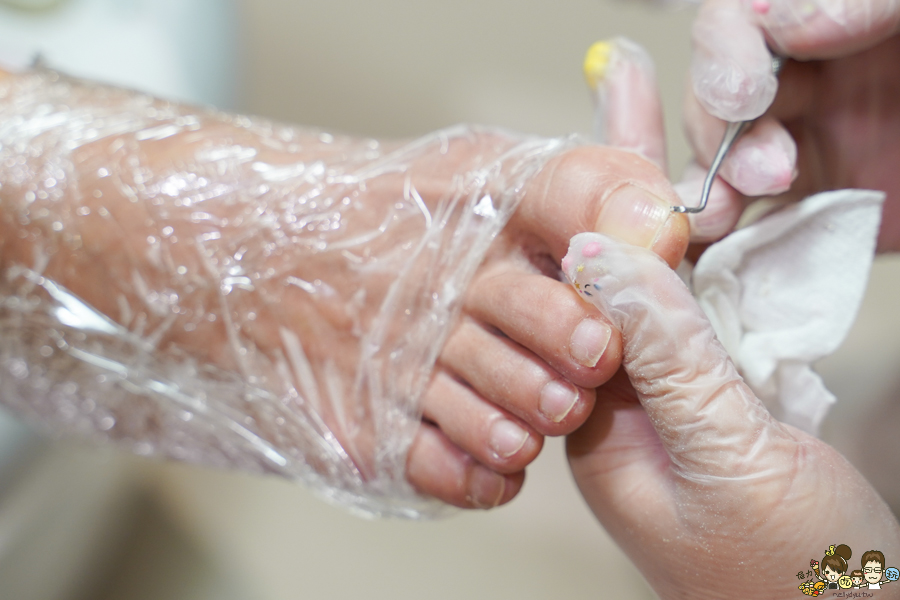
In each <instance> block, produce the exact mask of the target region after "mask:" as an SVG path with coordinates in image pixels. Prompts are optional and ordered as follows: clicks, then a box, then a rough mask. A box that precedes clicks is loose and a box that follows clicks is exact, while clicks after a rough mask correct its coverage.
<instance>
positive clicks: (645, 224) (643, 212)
mask: <svg viewBox="0 0 900 600" xmlns="http://www.w3.org/2000/svg"><path fill="white" fill-rule="evenodd" d="M671 214H672V209H671V207H670V206H669V203H668V202H666V201H665V200H663V199H662V198H659V197H657V196H654V195H653V194H651V193H649V192H647V191H644V190H642V189H640V188H638V187H635V186H633V185H626V186H623V187H621V188H619V189H618V190H616V191H615V192H614V193H613V194H612V195H611V196H610V197H609V198H607V199H606V202H604V204H603V208H602V209H601V210H600V216H599V217H598V218H597V226H596V231H597V233H605V234H607V235H610V236H613V237H616V238H619V239H620V240H622V241H623V242H628V243H629V244H634V245H635V246H642V247H644V248H650V247H652V246H653V243H654V242H655V241H656V238H657V237H658V236H659V232H660V231H662V228H663V226H664V225H665V224H666V221H668V220H669V217H670V216H671Z"/></svg>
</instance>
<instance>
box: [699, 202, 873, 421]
mask: <svg viewBox="0 0 900 600" xmlns="http://www.w3.org/2000/svg"><path fill="white" fill-rule="evenodd" d="M884 197H885V194H884V193H883V192H876V191H870V190H838V191H834V192H825V193H822V194H817V195H815V196H811V197H809V198H807V199H806V200H804V201H803V202H800V203H799V204H796V205H793V206H790V207H788V208H786V209H784V210H782V211H779V212H777V213H775V214H773V215H770V216H768V217H765V218H764V219H761V220H760V221H758V222H756V223H754V224H752V225H750V226H748V227H746V228H744V229H741V230H738V231H736V232H734V233H732V234H731V235H729V236H728V237H726V238H725V239H723V240H722V241H720V242H718V243H717V244H714V245H712V246H710V248H709V249H707V250H706V252H704V254H703V256H701V258H700V260H699V261H698V263H697V265H696V267H695V268H694V272H693V289H694V295H695V296H696V297H697V301H698V302H699V303H700V306H701V307H702V308H703V310H704V311H705V312H706V314H707V316H708V317H709V319H710V321H711V322H712V324H713V327H714V328H715V331H716V334H717V335H718V337H719V340H720V341H721V342H722V344H723V345H724V346H725V348H726V349H727V350H728V353H729V354H730V355H731V357H732V359H733V360H734V362H735V364H736V365H737V367H738V369H739V370H740V372H741V374H742V375H743V377H744V379H745V380H746V381H747V383H748V384H749V385H750V387H751V388H753V391H754V392H755V393H756V394H757V395H758V396H759V398H760V399H761V400H762V401H763V402H764V403H765V404H766V406H767V407H768V408H769V410H770V411H772V413H773V414H774V416H775V417H776V418H778V419H779V420H781V421H783V422H785V423H789V424H791V425H794V426H795V427H798V428H800V429H803V430H804V431H807V432H810V433H812V434H815V433H816V432H817V431H818V428H819V425H820V424H821V422H822V419H823V418H824V417H825V415H826V413H827V412H828V409H829V408H830V407H831V405H832V404H833V403H834V401H835V397H834V395H832V394H831V392H829V391H828V389H827V388H826V387H825V384H824V383H823V382H822V380H821V378H820V377H819V376H818V375H817V374H816V373H815V371H813V364H814V363H815V361H817V360H819V359H821V358H823V357H825V356H828V355H829V354H831V353H832V352H834V351H835V350H836V349H837V348H838V346H840V344H841V342H842V341H843V340H844V337H846V335H847V333H848V331H849V330H850V326H851V325H852V324H853V321H854V319H855V317H856V313H857V311H858V310H859V305H860V303H861V301H862V297H863V294H864V292H865V288H866V282H867V281H868V278H869V270H870V268H871V265H872V257H873V255H874V251H875V243H876V239H877V236H878V229H879V224H880V221H881V205H882V202H883V201H884Z"/></svg>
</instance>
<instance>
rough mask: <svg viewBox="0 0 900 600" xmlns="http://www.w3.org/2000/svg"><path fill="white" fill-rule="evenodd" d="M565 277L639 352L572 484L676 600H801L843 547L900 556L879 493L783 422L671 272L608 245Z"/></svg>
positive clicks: (582, 251)
mask: <svg viewBox="0 0 900 600" xmlns="http://www.w3.org/2000/svg"><path fill="white" fill-rule="evenodd" d="M563 265H564V270H565V271H566V273H567V275H568V276H569V278H570V280H571V281H572V282H573V284H574V286H575V287H576V288H577V289H578V293H579V294H580V295H581V296H582V298H583V299H584V300H585V301H587V302H590V303H591V304H593V305H594V306H596V307H598V309H599V310H600V311H601V312H603V313H604V314H606V315H607V316H608V317H609V318H610V320H611V322H612V323H613V324H614V325H615V326H617V328H618V329H619V330H620V331H621V333H622V339H623V342H622V348H623V361H622V364H623V368H624V373H623V374H622V375H620V376H616V377H615V378H614V379H613V380H612V381H611V382H610V383H609V384H607V385H606V386H604V387H603V388H602V389H601V390H599V391H598V399H597V403H596V407H595V409H594V412H593V413H592V414H591V416H590V418H589V419H588V421H587V422H586V424H585V425H584V426H583V427H582V428H581V429H579V430H578V431H576V432H575V433H574V434H572V435H571V436H569V438H568V440H567V450H568V454H569V461H570V465H571V467H572V472H573V474H574V476H575V479H576V481H577V483H578V486H579V488H580V489H581V491H582V493H583V494H584V497H585V500H586V501H587V503H588V505H589V506H590V507H591V509H592V510H593V512H594V514H595V515H597V518H598V519H599V520H600V521H601V523H603V525H604V527H605V528H606V529H607V531H609V532H610V534H611V535H612V536H613V537H614V538H615V539H616V541H617V542H618V543H619V545H620V546H621V547H622V548H623V549H624V550H625V551H626V553H628V555H629V556H630V557H631V559H632V560H633V561H634V563H635V564H636V565H637V567H638V568H639V569H640V570H641V571H642V573H643V574H644V577H646V579H647V581H648V582H649V583H650V584H651V585H652V586H653V588H654V589H655V590H656V592H657V593H658V594H659V595H660V597H662V598H773V597H777V598H781V597H785V598H787V597H791V596H794V595H796V594H798V593H799V591H798V589H797V586H798V584H799V583H800V582H799V581H798V580H797V578H796V573H797V572H798V571H805V570H806V568H807V567H806V566H807V565H808V561H809V558H810V557H816V556H817V555H819V554H822V553H823V551H825V550H827V549H828V548H829V546H830V545H835V544H838V543H844V544H847V545H848V546H849V547H851V548H853V549H854V552H858V553H859V554H861V553H862V552H863V551H865V550H867V549H869V548H877V549H879V550H881V551H882V552H883V553H884V554H885V555H886V556H887V555H891V556H896V555H898V553H900V526H898V523H897V521H896V519H895V517H894V516H893V514H892V513H891V511H890V509H889V508H888V507H887V505H886V504H885V503H884V502H883V500H882V499H881V498H880V497H879V496H878V494H877V492H875V490H874V489H872V487H871V486H870V485H869V483H868V482H867V481H866V480H865V479H864V478H863V477H862V476H861V475H860V474H859V473H858V472H857V471H856V470H855V469H854V468H853V467H852V466H851V465H850V464H849V463H848V462H847V461H846V460H845V459H844V458H843V457H842V456H841V455H840V454H839V453H838V452H837V451H835V450H834V449H833V448H831V447H830V446H828V445H827V444H825V443H823V442H822V441H820V440H818V439H816V438H814V437H812V436H809V435H807V434H805V433H803V432H801V431H799V430H797V429H794V428H792V427H790V426H786V425H783V424H781V423H779V422H778V421H776V420H775V419H773V418H772V417H771V415H769V413H768V412H767V411H766V409H765V407H764V406H763V405H762V404H761V403H760V401H759V400H758V399H757V398H756V397H755V396H754V395H753V393H752V392H751V391H750V389H749V388H748V387H747V385H746V384H745V383H744V382H743V380H742V379H741V378H740V376H739V375H738V373H737V370H736V369H735V368H734V366H733V364H732V363H731V361H730V359H729V358H728V355H727V353H726V352H725V350H724V349H723V348H722V346H721V345H720V344H719V342H718V340H717V339H716V337H715V334H714V332H713V330H712V327H711V326H710V324H709V322H708V321H707V319H706V317H705V315H704V314H703V312H702V310H701V309H700V308H699V306H698V305H697V304H696V302H695V301H694V299H693V297H692V296H691V295H690V292H689V291H688V290H687V288H686V287H685V286H684V284H683V283H682V282H681V280H680V279H679V278H678V277H677V276H676V275H675V274H674V273H673V272H672V271H671V269H670V268H669V266H668V265H666V264H665V263H663V262H662V261H660V260H659V259H658V258H657V257H656V256H654V255H653V254H651V253H649V252H646V251H644V250H641V249H638V248H634V247H630V246H626V245H623V244H620V243H617V242H615V241H613V240H610V239H609V238H606V237H603V236H595V235H592V234H582V235H580V236H577V237H576V238H574V239H573V240H572V246H571V249H570V252H569V254H568V255H567V256H566V258H565V259H564V261H563ZM897 593H898V592H897V591H894V592H893V594H894V595H895V596H894V597H896V594H897Z"/></svg>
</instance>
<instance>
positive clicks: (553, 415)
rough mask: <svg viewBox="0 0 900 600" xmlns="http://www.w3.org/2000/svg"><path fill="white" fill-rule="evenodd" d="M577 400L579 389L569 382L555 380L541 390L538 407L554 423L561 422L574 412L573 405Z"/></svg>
mask: <svg viewBox="0 0 900 600" xmlns="http://www.w3.org/2000/svg"><path fill="white" fill-rule="evenodd" d="M576 402H578V390H576V389H575V388H574V387H573V386H571V385H569V384H566V383H563V382H561V381H557V380H554V381H551V382H550V383H548V384H547V385H545V386H544V389H542V390H541V399H540V401H539V402H538V409H539V410H540V411H541V413H542V414H543V415H544V416H545V417H547V418H548V419H550V420H551V421H553V422H554V423H559V422H560V421H562V420H563V419H565V418H566V416H567V415H568V414H569V413H570V412H572V407H574V406H575V403H576Z"/></svg>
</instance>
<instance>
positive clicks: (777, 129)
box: [721, 118, 797, 196]
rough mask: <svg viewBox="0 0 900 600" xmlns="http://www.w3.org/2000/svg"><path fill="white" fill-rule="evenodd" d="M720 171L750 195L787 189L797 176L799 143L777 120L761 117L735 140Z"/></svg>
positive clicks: (739, 189) (733, 184)
mask: <svg viewBox="0 0 900 600" xmlns="http://www.w3.org/2000/svg"><path fill="white" fill-rule="evenodd" d="M721 174H722V177H723V178H724V179H725V180H726V181H727V182H728V183H730V184H731V185H732V186H734V188H735V189H736V190H738V191H739V192H741V193H742V194H745V195H747V196H771V195H775V194H780V193H782V192H786V191H787V190H788V189H790V187H791V183H793V181H794V179H795V178H796V176H797V144H796V143H795V142H794V139H793V138H792V137H791V136H790V134H789V133H788V132H787V131H786V130H785V129H784V128H783V127H782V126H781V125H780V124H779V123H778V122H777V121H775V120H774V119H771V118H766V119H762V120H760V121H759V122H758V123H757V124H756V126H755V127H754V128H753V129H752V130H751V131H750V132H749V133H748V134H746V135H745V136H744V137H743V138H741V139H740V140H738V142H737V143H736V144H735V146H734V148H733V149H732V151H731V154H730V155H729V156H728V158H727V159H726V160H725V163H724V164H723V165H722V171H721Z"/></svg>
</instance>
